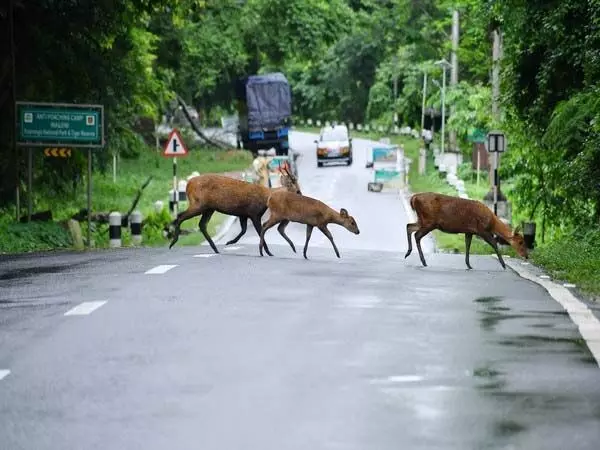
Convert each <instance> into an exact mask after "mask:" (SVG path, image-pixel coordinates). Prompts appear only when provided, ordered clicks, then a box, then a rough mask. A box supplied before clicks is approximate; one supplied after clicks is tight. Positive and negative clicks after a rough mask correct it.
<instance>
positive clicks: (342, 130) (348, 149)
mask: <svg viewBox="0 0 600 450" xmlns="http://www.w3.org/2000/svg"><path fill="white" fill-rule="evenodd" d="M315 144H317V166H318V167H323V163H324V162H329V161H340V162H345V163H346V165H348V166H349V165H351V164H352V138H351V137H350V136H349V135H348V127H346V125H335V124H333V125H331V126H329V127H323V128H322V129H321V134H320V136H319V139H318V140H315Z"/></svg>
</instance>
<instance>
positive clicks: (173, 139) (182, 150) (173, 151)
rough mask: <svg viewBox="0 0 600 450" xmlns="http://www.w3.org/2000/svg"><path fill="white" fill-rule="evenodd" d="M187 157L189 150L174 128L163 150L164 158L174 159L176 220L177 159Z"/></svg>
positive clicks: (176, 211)
mask: <svg viewBox="0 0 600 450" xmlns="http://www.w3.org/2000/svg"><path fill="white" fill-rule="evenodd" d="M187 155H188V150H187V148H186V146H185V144H184V143H183V139H182V138H181V135H180V134H179V131H178V130H177V128H173V130H172V131H171V134H169V138H168V139H167V143H166V144H165V147H164V149H163V156H164V157H167V158H173V197H174V198H173V213H174V214H175V217H176V218H177V215H178V213H179V211H178V205H179V195H178V190H177V157H178V156H187ZM169 200H170V199H169Z"/></svg>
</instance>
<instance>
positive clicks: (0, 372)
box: [0, 369, 10, 380]
mask: <svg viewBox="0 0 600 450" xmlns="http://www.w3.org/2000/svg"><path fill="white" fill-rule="evenodd" d="M9 375H10V370H6V369H2V370H0V380H3V379H4V378H6V377H7V376H9Z"/></svg>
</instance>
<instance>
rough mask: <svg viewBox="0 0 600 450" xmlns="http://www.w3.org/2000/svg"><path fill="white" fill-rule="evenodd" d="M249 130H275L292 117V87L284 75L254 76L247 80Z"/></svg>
mask: <svg viewBox="0 0 600 450" xmlns="http://www.w3.org/2000/svg"><path fill="white" fill-rule="evenodd" d="M245 90H246V99H245V100H246V104H247V108H248V129H250V130H260V129H263V128H267V129H274V128H278V127H280V126H281V125H282V122H283V121H284V120H285V119H287V118H288V117H290V116H291V115H292V99H291V92H290V86H289V84H288V82H287V79H286V78H285V76H284V75H283V74H282V73H279V72H277V73H269V74H265V75H252V76H249V77H248V78H247V79H246V89H245Z"/></svg>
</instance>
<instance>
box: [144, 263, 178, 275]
mask: <svg viewBox="0 0 600 450" xmlns="http://www.w3.org/2000/svg"><path fill="white" fill-rule="evenodd" d="M175 267H177V264H163V265H160V266H156V267H154V268H152V269H150V270H147V271H146V272H145V275H161V274H163V273H166V272H168V271H169V270H171V269H173V268H175Z"/></svg>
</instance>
